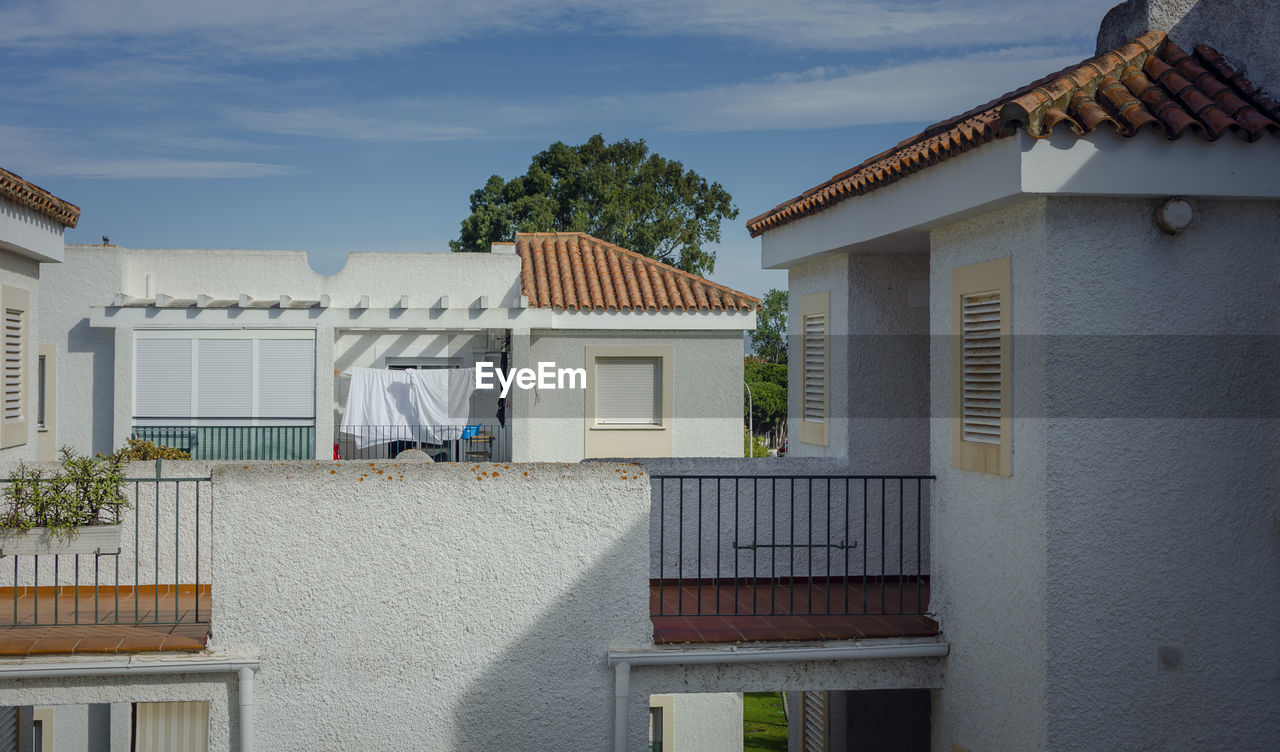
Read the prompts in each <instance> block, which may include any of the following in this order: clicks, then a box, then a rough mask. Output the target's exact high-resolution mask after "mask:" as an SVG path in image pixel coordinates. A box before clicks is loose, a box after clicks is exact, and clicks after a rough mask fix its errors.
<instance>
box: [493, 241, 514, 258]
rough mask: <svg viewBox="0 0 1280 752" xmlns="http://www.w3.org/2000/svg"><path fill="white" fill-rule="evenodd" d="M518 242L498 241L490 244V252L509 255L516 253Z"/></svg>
mask: <svg viewBox="0 0 1280 752" xmlns="http://www.w3.org/2000/svg"><path fill="white" fill-rule="evenodd" d="M515 252H516V244H515V243H509V242H501V241H500V242H497V243H494V244H493V245H491V246H489V253H505V254H507V255H508V256H511V255H513V254H515Z"/></svg>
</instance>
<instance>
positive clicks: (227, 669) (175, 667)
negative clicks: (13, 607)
mask: <svg viewBox="0 0 1280 752" xmlns="http://www.w3.org/2000/svg"><path fill="white" fill-rule="evenodd" d="M257 669H258V658H257V657H256V656H254V657H248V656H245V657H240V656H183V657H181V658H158V659H140V658H130V659H125V660H109V661H98V660H66V661H26V660H23V661H14V662H12V663H0V681H5V680H8V679H45V678H50V677H61V676H66V677H79V676H154V675H157V674H222V673H233V674H236V675H238V676H239V677H240V752H253V672H254V671H256V670H257Z"/></svg>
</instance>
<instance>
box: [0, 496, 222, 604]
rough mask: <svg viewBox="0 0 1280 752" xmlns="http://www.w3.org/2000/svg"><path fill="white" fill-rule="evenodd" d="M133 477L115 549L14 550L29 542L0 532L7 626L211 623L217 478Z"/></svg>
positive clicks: (1, 597)
mask: <svg viewBox="0 0 1280 752" xmlns="http://www.w3.org/2000/svg"><path fill="white" fill-rule="evenodd" d="M126 484H127V486H126V489H125V491H126V495H127V496H128V498H129V501H130V502H131V503H132V505H133V509H132V510H129V511H125V512H123V513H122V515H121V519H122V522H121V523H120V524H119V526H118V533H119V543H118V547H116V548H113V549H107V550H103V549H102V548H98V549H97V550H89V551H87V552H83V553H47V554H35V553H17V554H15V553H13V551H14V550H15V548H17V549H18V550H23V549H22V548H19V546H24V547H25V546H26V545H29V544H28V543H27V542H26V541H23V540H22V538H21V536H19V537H16V538H15V537H14V536H12V535H9V536H4V537H0V541H3V543H0V628H4V627H52V626H74V625H82V626H101V625H127V626H135V625H192V624H208V623H209V610H210V606H211V597H212V550H213V543H212V540H211V533H212V521H213V516H212V515H213V498H212V493H211V487H210V478H207V477H199V478H196V477H191V478H130V479H128V480H126ZM3 487H4V486H3V485H2V484H0V489H3ZM93 529H94V528H90V530H93ZM27 535H34V534H33V533H27ZM86 537H87V536H86ZM5 544H7V545H8V548H9V550H3V547H4V545H5ZM80 547H81V548H83V547H84V546H80ZM6 580H7V582H6ZM5 585H7V587H5Z"/></svg>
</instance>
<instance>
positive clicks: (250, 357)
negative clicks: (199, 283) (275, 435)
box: [133, 332, 315, 423]
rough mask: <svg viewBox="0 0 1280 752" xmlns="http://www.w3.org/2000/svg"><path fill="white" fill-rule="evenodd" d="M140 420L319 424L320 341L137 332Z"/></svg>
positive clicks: (297, 336) (303, 336) (294, 335)
mask: <svg viewBox="0 0 1280 752" xmlns="http://www.w3.org/2000/svg"><path fill="white" fill-rule="evenodd" d="M133 412H134V419H135V420H147V421H166V422H169V421H174V422H178V421H183V422H193V423H216V422H239V421H260V420H294V421H295V422H296V420H297V419H303V420H306V421H311V420H313V419H314V418H315V339H314V336H313V335H311V334H310V333H302V332H271V333H266V332H252V333H241V332H201V333H198V334H197V333H191V332H186V333H178V332H155V333H150V332H138V333H137V334H136V337H135V361H134V411H133Z"/></svg>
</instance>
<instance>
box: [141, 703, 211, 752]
mask: <svg viewBox="0 0 1280 752" xmlns="http://www.w3.org/2000/svg"><path fill="white" fill-rule="evenodd" d="M133 749H134V752H174V751H176V750H182V752H207V750H208V749H209V703H208V702H135V703H134V704H133Z"/></svg>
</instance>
